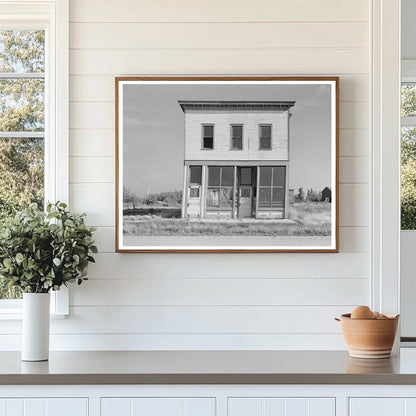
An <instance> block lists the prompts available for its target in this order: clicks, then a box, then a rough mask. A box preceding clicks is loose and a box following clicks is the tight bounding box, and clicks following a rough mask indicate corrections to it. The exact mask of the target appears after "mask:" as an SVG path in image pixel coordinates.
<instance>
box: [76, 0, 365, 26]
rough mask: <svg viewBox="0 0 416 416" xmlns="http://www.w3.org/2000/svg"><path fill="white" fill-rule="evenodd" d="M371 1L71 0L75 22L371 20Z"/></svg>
mask: <svg viewBox="0 0 416 416" xmlns="http://www.w3.org/2000/svg"><path fill="white" fill-rule="evenodd" d="M369 16H370V10H369V3H368V2H364V1H363V0H347V1H334V0H314V1H313V2H311V1H310V0H291V1H290V2H287V1H279V2H278V3H277V2H276V1H275V0H261V1H257V2H250V1H244V2H241V1H238V0H232V1H227V2H224V1H222V0H212V1H210V2H207V3H201V2H191V1H188V0H179V1H175V2H171V1H169V0H161V1H155V2H149V1H145V0H138V1H135V2H131V1H130V0H119V1H118V2H117V3H104V4H103V2H102V1H100V0H71V2H70V21H71V22H149V23H154V22H273V21H278V22H309V21H312V22H313V21H368V19H369Z"/></svg>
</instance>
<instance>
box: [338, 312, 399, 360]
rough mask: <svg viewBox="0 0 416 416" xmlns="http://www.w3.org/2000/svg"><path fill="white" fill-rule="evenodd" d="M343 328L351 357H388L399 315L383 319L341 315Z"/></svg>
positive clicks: (348, 314)
mask: <svg viewBox="0 0 416 416" xmlns="http://www.w3.org/2000/svg"><path fill="white" fill-rule="evenodd" d="M340 321H341V329H342V333H343V334H344V338H345V341H346V343H347V345H348V350H349V353H350V356H351V357H354V358H387V357H390V356H391V349H392V348H393V344H394V339H395V337H396V331H397V326H398V322H399V315H395V316H391V317H388V318H381V319H352V318H351V314H350V313H345V314H344V315H341V320H340Z"/></svg>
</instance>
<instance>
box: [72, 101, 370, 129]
mask: <svg viewBox="0 0 416 416" xmlns="http://www.w3.org/2000/svg"><path fill="white" fill-rule="evenodd" d="M339 110H340V121H339V126H340V128H341V129H346V128H348V129H351V128H355V129H364V128H368V123H369V114H370V113H369V104H368V103H362V102H358V103H357V102H350V101H348V102H341V103H340V108H339ZM70 115H71V120H70V127H71V128H76V129H113V128H114V118H115V108H114V104H113V103H109V102H98V103H92V102H72V103H71V104H70Z"/></svg>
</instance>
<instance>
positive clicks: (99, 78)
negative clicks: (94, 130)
mask: <svg viewBox="0 0 416 416" xmlns="http://www.w3.org/2000/svg"><path fill="white" fill-rule="evenodd" d="M272 75H276V76H278V75H280V74H279V73H277V72H276V73H274V74H272ZM114 78H115V77H114V76H113V75H71V77H70V100H71V101H93V102H102V101H110V102H114V94H115V85H114V83H115V81H114ZM339 87H340V92H339V98H340V100H341V101H365V102H368V97H369V83H368V76H367V75H353V74H347V75H342V77H341V78H340V83H339Z"/></svg>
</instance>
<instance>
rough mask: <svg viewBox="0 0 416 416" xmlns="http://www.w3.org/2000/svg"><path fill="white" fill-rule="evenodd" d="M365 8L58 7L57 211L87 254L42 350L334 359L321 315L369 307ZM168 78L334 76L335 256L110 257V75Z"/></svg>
mask: <svg viewBox="0 0 416 416" xmlns="http://www.w3.org/2000/svg"><path fill="white" fill-rule="evenodd" d="M369 6H370V1H363V0H337V1H334V0H315V1H310V0H291V1H283V0H260V1H259V2H248V1H243V2H241V1H237V0H231V1H227V2H224V1H222V0H213V1H210V2H189V1H188V0H178V1H176V2H171V1H168V0H161V1H154V2H148V1H146V2H145V1H144V0H137V1H134V2H133V1H130V0H119V1H118V2H111V1H110V0H71V1H70V21H71V22H72V23H71V25H70V42H71V51H70V74H71V75H70V100H71V106H70V128H71V130H70V156H71V158H70V181H71V184H70V208H71V209H72V210H74V211H76V212H83V211H85V212H87V214H88V216H87V222H88V224H91V225H95V226H98V227H99V228H98V230H97V232H96V235H95V237H96V241H97V245H98V247H99V249H100V253H99V254H97V255H96V256H95V257H96V260H97V263H96V264H92V265H91V266H90V273H89V276H90V280H89V281H87V282H85V283H84V284H83V285H81V286H80V287H76V288H75V287H74V288H73V290H72V293H71V296H70V302H71V305H72V306H71V308H70V317H69V319H65V320H54V321H53V322H52V335H51V348H52V349H56V350H71V349H72V350H77V349H97V350H100V349H142V350H145V349H345V342H344V340H343V337H342V335H341V332H340V328H339V325H338V324H337V323H336V322H335V321H334V320H333V319H332V318H333V317H335V316H339V315H340V314H342V313H346V312H350V311H351V310H352V309H353V308H354V307H355V306H356V305H357V304H366V303H368V299H369V295H368V290H369V275H370V270H369V262H370V259H369V254H368V251H369V248H370V233H371V229H370V217H369V201H370V195H369V192H370V177H369V172H370V165H371V160H370V151H369V150H370V139H371V138H370V119H369V113H370V107H371V102H370V85H371V79H370V72H369V71H370V68H369V62H370V58H371V51H370V50H369V43H370V29H371V26H370V23H369V19H370V7H369ZM174 74H176V75H192V74H194V75H227V74H228V75H282V76H284V75H287V76H290V75H299V76H308V75H331V76H340V127H341V129H340V134H339V138H340V141H339V154H340V182H341V185H340V188H339V191H340V205H339V208H340V216H339V223H340V225H341V227H340V253H339V254H322V253H320V254H308V253H300V254H295V253H274V254H192V255H190V254H116V253H114V231H115V228H114V225H115V222H114V221H115V208H114V205H115V204H114V201H115V185H114V154H115V152H114V140H115V134H114V133H115V132H114V116H115V111H114V77H115V76H120V75H161V76H163V75H174ZM117 305H119V306H117ZM129 305H130V306H129ZM169 305H171V306H169ZM221 305H222V306H221ZM331 305H332V306H331ZM20 331H21V324H20V322H19V321H2V325H1V326H0V350H6V349H16V348H19V347H20V337H21V336H20Z"/></svg>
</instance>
